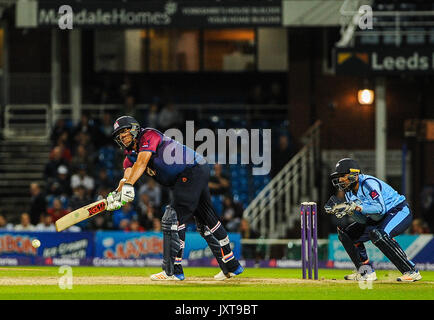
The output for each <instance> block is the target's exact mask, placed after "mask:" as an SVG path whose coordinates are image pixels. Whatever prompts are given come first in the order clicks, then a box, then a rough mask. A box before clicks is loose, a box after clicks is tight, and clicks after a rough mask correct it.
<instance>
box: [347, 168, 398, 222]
mask: <svg viewBox="0 0 434 320" xmlns="http://www.w3.org/2000/svg"><path fill="white" fill-rule="evenodd" d="M345 199H346V201H347V202H350V201H353V202H356V203H358V204H360V205H361V206H362V207H363V209H362V211H361V212H359V211H354V214H353V216H352V217H353V219H354V220H355V221H356V222H359V223H362V224H366V222H367V218H371V219H372V220H374V221H379V220H381V219H382V218H383V216H384V215H385V214H386V213H387V212H388V211H390V210H391V209H393V208H394V207H396V205H398V204H399V203H401V202H403V201H405V197H404V196H403V195H400V194H399V193H398V192H396V191H395V189H393V188H392V187H391V186H390V185H388V184H387V183H385V182H384V181H381V180H380V179H378V178H375V177H373V176H369V175H367V174H359V189H358V190H357V194H354V193H353V191H348V192H346V193H345Z"/></svg>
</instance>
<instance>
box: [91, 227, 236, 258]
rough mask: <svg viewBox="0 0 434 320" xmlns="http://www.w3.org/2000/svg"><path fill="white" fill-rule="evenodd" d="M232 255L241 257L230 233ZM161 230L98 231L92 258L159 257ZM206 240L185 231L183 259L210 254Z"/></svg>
mask: <svg viewBox="0 0 434 320" xmlns="http://www.w3.org/2000/svg"><path fill="white" fill-rule="evenodd" d="M229 238H230V240H231V247H232V250H233V252H234V254H235V257H237V258H239V257H240V256H241V237H240V235H239V234H238V233H230V234H229ZM162 253H163V234H162V233H161V232H122V231H112V232H110V231H98V232H96V236H95V257H96V258H103V259H145V258H154V259H161V258H162V257H163V255H162ZM211 256H212V253H211V251H210V250H209V248H208V246H207V243H206V241H205V240H204V239H203V238H202V237H201V236H200V234H199V233H197V232H186V237H185V249H184V259H188V260H195V259H201V258H204V257H211Z"/></svg>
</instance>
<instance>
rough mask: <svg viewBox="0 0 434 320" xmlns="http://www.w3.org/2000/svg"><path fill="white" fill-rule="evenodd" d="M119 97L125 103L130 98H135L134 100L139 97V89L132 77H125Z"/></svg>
mask: <svg viewBox="0 0 434 320" xmlns="http://www.w3.org/2000/svg"><path fill="white" fill-rule="evenodd" d="M119 95H120V97H121V100H122V101H124V102H125V100H126V99H127V98H128V97H133V98H134V100H135V99H136V97H137V89H136V86H135V85H134V84H133V82H132V81H131V78H130V76H128V75H125V76H124V80H123V82H122V84H121V86H120V88H119Z"/></svg>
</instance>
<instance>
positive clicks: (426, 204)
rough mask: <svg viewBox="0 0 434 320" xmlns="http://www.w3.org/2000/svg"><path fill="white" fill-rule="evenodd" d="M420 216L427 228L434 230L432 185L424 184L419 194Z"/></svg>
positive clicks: (433, 191) (433, 193) (433, 188)
mask: <svg viewBox="0 0 434 320" xmlns="http://www.w3.org/2000/svg"><path fill="white" fill-rule="evenodd" d="M420 203H421V217H422V219H423V220H424V221H425V222H426V224H427V226H428V229H429V230H430V231H431V232H434V185H432V184H431V185H429V184H428V185H425V186H424V187H423V188H422V192H421V195H420Z"/></svg>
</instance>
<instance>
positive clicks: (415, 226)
mask: <svg viewBox="0 0 434 320" xmlns="http://www.w3.org/2000/svg"><path fill="white" fill-rule="evenodd" d="M410 233H411V234H425V233H430V230H429V228H428V225H427V224H426V222H425V221H423V220H422V219H414V220H413V222H412V223H411V232H410Z"/></svg>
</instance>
